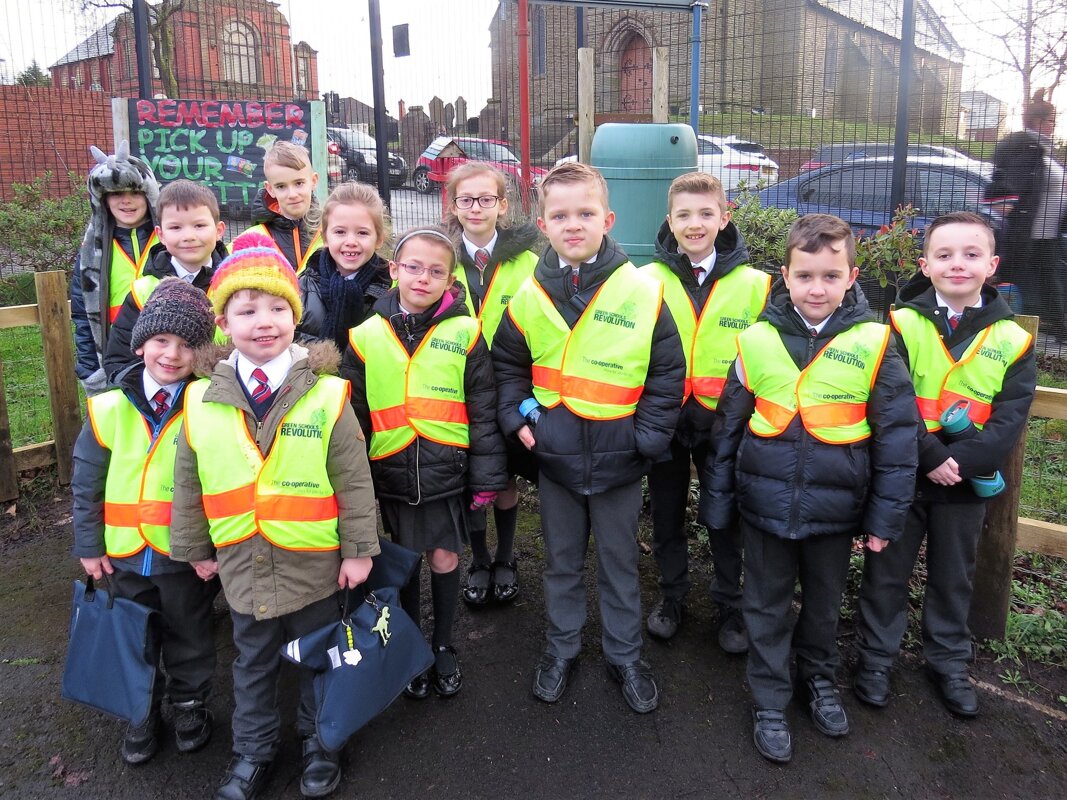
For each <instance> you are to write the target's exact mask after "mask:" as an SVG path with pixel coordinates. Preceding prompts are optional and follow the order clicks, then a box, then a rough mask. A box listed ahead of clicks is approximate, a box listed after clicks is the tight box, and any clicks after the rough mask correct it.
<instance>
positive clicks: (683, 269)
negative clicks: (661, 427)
mask: <svg viewBox="0 0 1067 800" xmlns="http://www.w3.org/2000/svg"><path fill="white" fill-rule="evenodd" d="M715 253H716V255H715V266H714V267H712V270H711V274H710V275H706V276H705V277H704V283H702V284H698V283H697V280H696V278H694V277H693V264H692V262H691V261H690V260H689V256H687V255H686V254H685V253H681V252H679V251H678V240H677V239H676V238H675V237H674V234H673V233H671V227H670V225H669V224H668V223H667V222H664V223H663V225H662V226H660V229H659V234H658V235H657V237H656V260H657V261H662V262H663V263H664V264H666V265H667V266H668V267H669V268H670V270H671V272H673V273H674V274H675V275H677V276H678V278H679V279H680V280H681V282H682V286H683V287H685V291H686V294H688V295H689V300H690V302H692V304H693V308H694V310H695V311H696V314H697V317H699V316H700V313H701V312H702V311H703V310H704V306H705V305H706V304H707V302H708V298H709V297H711V290H712V289H714V288H715V282H716V281H717V280H719V279H720V278H724V277H726V276H727V275H729V274H730V273H731V272H733V271H734V270H735V269H737V268H738V267H740V266H744V265H746V264H748V247H747V246H746V245H745V240H744V238H743V237H742V236H741V231H739V230H738V229H737V226H736V225H734V224H733V223H732V222H730V223H728V224H727V225H726V227H725V228H723V229H722V230H721V231H719V235H718V236H716V237H715ZM733 333H736V331H735V332H733ZM733 333H732V334H731V335H733ZM715 420H716V415H715V412H714V411H712V410H710V409H708V408H705V407H704V406H702V405H701V404H700V402H699V401H698V400H697V399H696V398H695V397H693V396H692V395H690V397H689V398H688V399H687V400H686V401H685V404H684V405H683V406H682V413H681V415H680V416H679V417H678V428H677V430H675V432H674V440H675V442H676V443H677V444H679V445H681V446H682V447H685V448H692V447H697V446H700V445H707V444H711V442H712V430H713V428H714V425H715Z"/></svg>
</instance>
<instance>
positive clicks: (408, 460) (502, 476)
mask: <svg viewBox="0 0 1067 800" xmlns="http://www.w3.org/2000/svg"><path fill="white" fill-rule="evenodd" d="M449 292H450V294H451V297H452V302H451V303H450V304H449V305H447V306H446V307H445V308H444V310H443V311H442V310H441V307H442V305H444V303H442V302H438V303H436V304H435V305H434V306H433V307H432V308H429V309H427V310H426V311H424V312H423V313H421V314H408V315H406V316H405V315H404V314H403V312H401V310H400V302H399V295H398V292H397V290H396V289H393V290H391V291H390V292H389V294H387V295H386V296H385V297H383V298H382V299H381V300H379V301H378V302H377V303H376V304H375V306H374V313H376V314H378V315H380V316H382V317H385V318H386V319H387V320H389V322H390V324H391V325H392V326H393V330H395V331H396V334H397V338H399V339H400V341H401V342H403V344H404V346H405V347H406V348H407V351H408V354H409V355H410V354H412V353H414V352H415V350H416V349H417V348H418V346H419V344H420V343H421V342H422V340H423V339H424V338H425V337H426V334H427V333H428V332H429V331H430V330H431V329H432V328H433V326H434V325H436V324H437V323H439V322H443V321H444V320H446V319H449V318H450V317H458V316H469V315H470V311H469V310H468V308H467V306H466V305H465V304H464V302H463V289H462V287H461V286H460V285H459V284H458V283H456V284H453V286H452V288H451V289H450V290H449ZM341 377H343V378H346V379H347V380H348V381H349V382H350V383H351V384H352V408H353V409H354V410H355V412H356V418H357V419H358V420H359V424H360V426H361V427H362V428H363V431H364V434H365V435H366V438H367V444H368V447H369V446H370V440H371V434H372V426H371V421H370V407H369V405H368V404H367V367H366V364H364V363H363V361H362V360H361V359H360V358H359V356H357V355H356V353H355V351H354V350H353V349H352V347H351V346H348V348H347V349H346V350H345V355H344V359H343V360H342V362H341ZM463 383H464V387H463V389H464V393H465V396H466V402H467V418H468V425H469V435H470V447H469V448H467V449H464V448H462V447H452V446H450V445H443V444H438V443H437V442H432V441H430V440H428V439H424V438H423V437H421V436H419V437H417V438H416V439H415V441H414V442H412V443H411V444H410V445H408V446H407V447H406V448H404V449H403V450H401V451H400V452H398V453H394V454H393V455H391V456H388V457H386V458H382V459H377V460H374V461H371V473H372V474H373V476H374V493H375V495H376V496H377V497H379V498H387V499H389V500H397V501H399V502H403V503H409V504H410V505H417V504H419V503H426V502H429V501H431V500H439V499H441V498H444V497H450V496H452V495H456V494H460V493H462V492H468V493H470V494H474V493H477V492H489V491H499V490H501V489H504V488H505V487H506V486H507V483H508V473H507V456H506V454H505V450H504V438H503V437H502V436H501V435H500V431H499V430H498V429H497V426H496V386H495V384H494V382H493V364H492V361H491V360H490V358H489V348H488V347H486V344H485V340H484V339H482V338H480V337H479V339H478V341H477V343H476V344H475V345H474V347H473V348H472V349H471V351H470V353H469V354H468V356H467V367H466V371H465V373H464V377H463Z"/></svg>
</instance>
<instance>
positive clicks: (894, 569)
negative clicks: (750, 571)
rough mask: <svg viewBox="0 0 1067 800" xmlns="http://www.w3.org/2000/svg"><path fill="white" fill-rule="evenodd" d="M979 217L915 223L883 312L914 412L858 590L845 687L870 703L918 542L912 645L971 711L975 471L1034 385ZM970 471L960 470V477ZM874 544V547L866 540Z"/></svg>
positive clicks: (1024, 341)
mask: <svg viewBox="0 0 1067 800" xmlns="http://www.w3.org/2000/svg"><path fill="white" fill-rule="evenodd" d="M994 252H995V243H994V237H993V231H992V229H991V228H990V227H989V224H988V223H987V222H986V221H985V220H984V219H983V218H982V217H980V216H978V215H977V214H974V213H971V212H968V211H960V212H955V213H952V214H944V215H942V216H940V217H938V218H937V219H935V220H934V221H933V222H931V223H930V225H929V226H928V227H927V229H926V236H925V239H924V242H923V257H922V258H921V259H919V267H920V273H919V274H916V275H915V277H914V278H912V280H910V281H909V282H908V284H907V285H906V286H905V287H904V288H903V289H902V290H901V292H900V295H899V297H898V300H897V305H896V308H895V309H894V310H893V312H892V314H891V318H892V322H893V328H894V330H895V332H896V338H897V349H898V350H899V351H900V353H901V355H902V356H903V357H904V358H905V361H906V362H907V364H908V366H909V368H910V371H911V377H912V380H913V381H914V382H915V394H916V398H917V401H918V408H919V412H920V414H921V416H922V418H923V422H922V423H920V424H921V428H920V431H921V433H920V441H919V476H920V477H919V479H918V483H917V484H916V487H915V502H914V503H913V504H912V506H911V508H910V510H909V511H908V516H907V521H906V524H905V525H904V530H903V535H902V536H901V539H900V542H899V543H897V544H894V546H893V547H891V548H889V549H882V550H880V551H875V552H870V553H868V554H867V558H866V560H865V562H864V565H863V584H862V587H861V589H860V596H859V610H860V624H859V650H860V658H859V666H858V669H857V672H856V679H855V684H854V687H853V688H854V691H855V693H856V696H857V697H858V698H859V699H860V700H862V701H863V702H865V703H867V704H868V705H872V706H875V707H879V708H880V707H882V706H885V705H887V704H888V703H889V695H890V690H889V671H890V668H891V667H892V665H893V662H894V660H895V659H896V656H897V653H898V652H899V650H900V641H901V639H902V638H903V636H904V631H905V629H906V628H907V624H908V619H907V602H908V582H909V580H910V578H911V573H912V569H913V567H914V565H915V561H916V559H917V557H918V553H919V547H920V546H921V545H922V543H923V540H924V539H925V541H926V592H925V595H924V599H923V611H922V640H923V654H924V655H925V656H926V666H927V669H928V671H929V673H930V677H931V678H932V680H933V682H934V685H935V687H936V689H937V691H938V693H939V695H940V697H941V700H942V702H944V704H945V707H946V708H948V710H949V711H951V712H952V713H953V714H955V715H957V716H960V717H974V716H976V715H977V714H978V695H977V694H976V692H975V690H974V686H973V685H972V684H971V681H970V678H969V677H968V675H967V663H968V662H969V661H970V660H971V657H972V649H971V633H970V629H969V628H968V625H967V617H968V612H969V609H970V604H971V591H972V589H973V578H974V569H975V558H976V555H977V548H978V538H979V536H980V534H981V532H982V524H983V521H984V520H985V511H986V500H987V499H988V497H989V496H991V495H989V494H988V493H987V491H991V490H995V488H996V487H995V486H993V487H992V488H990V487H989V486H986V487H985V488H983V485H982V483H981V482H979V483H978V485H977V486H976V485H975V481H974V479H976V478H981V476H989V475H992V474H993V473H995V472H996V470H997V469H998V468H999V467H1000V466H1001V465H1002V464H1003V462H1004V460H1005V459H1007V457H1008V454H1009V453H1010V452H1011V449H1012V448H1013V447H1014V446H1015V443H1016V442H1017V441H1018V440H1019V437H1020V436H1021V435H1022V432H1023V430H1024V429H1025V427H1026V420H1027V416H1028V414H1029V411H1030V403H1031V402H1032V401H1033V399H1034V391H1035V387H1036V383H1037V365H1036V361H1035V357H1034V347H1033V337H1031V336H1030V334H1028V333H1027V332H1026V331H1024V330H1023V329H1022V328H1021V327H1019V325H1018V324H1017V323H1016V322H1015V321H1014V320H1013V318H1012V317H1013V314H1012V312H1011V309H1010V308H1009V307H1008V304H1007V303H1006V302H1005V300H1004V299H1003V298H1002V297H1001V296H1000V295H999V294H998V292H997V290H996V287H995V286H993V285H992V283H991V282H990V279H991V278H992V276H993V275H994V274H995V273H996V269H997V265H998V262H999V258H998V257H997V256H996V255H994ZM959 401H967V403H968V404H969V405H968V408H967V417H968V418H969V419H970V421H971V423H972V424H973V427H974V429H975V432H973V435H972V436H970V437H969V438H966V439H953V438H950V437H949V436H948V435H947V434H946V433H945V432H944V431H943V429H942V424H941V415H942V414H943V413H944V412H945V411H946V410H947V409H949V408H950V407H951V406H952V405H953V404H954V403H957V402H959ZM968 479H970V480H968ZM872 549H873V548H872Z"/></svg>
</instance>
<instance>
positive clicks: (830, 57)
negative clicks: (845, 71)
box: [822, 30, 837, 92]
mask: <svg viewBox="0 0 1067 800" xmlns="http://www.w3.org/2000/svg"><path fill="white" fill-rule="evenodd" d="M823 59H824V60H823V68H822V88H823V89H825V90H826V91H828V92H832V91H833V90H834V89H836V88H837V31H835V30H829V31H827V32H826V52H825V53H824V56H823Z"/></svg>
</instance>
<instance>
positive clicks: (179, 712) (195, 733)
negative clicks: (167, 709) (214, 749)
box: [172, 700, 214, 753]
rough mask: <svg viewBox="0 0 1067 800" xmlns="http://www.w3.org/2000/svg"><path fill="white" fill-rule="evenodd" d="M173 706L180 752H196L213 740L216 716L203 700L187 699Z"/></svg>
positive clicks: (175, 734)
mask: <svg viewBox="0 0 1067 800" xmlns="http://www.w3.org/2000/svg"><path fill="white" fill-rule="evenodd" d="M172 706H173V708H174V738H175V740H176V742H177V744H178V752H179V753H195V752H196V751H197V750H199V749H200V748H202V747H203V746H204V745H206V744H207V743H208V742H209V741H210V740H211V732H212V730H213V728H214V726H213V722H214V717H213V716H212V714H211V712H210V711H209V710H208V709H207V708H206V707H205V706H204V701H203V700H185V701H183V702H181V703H173V704H172Z"/></svg>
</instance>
